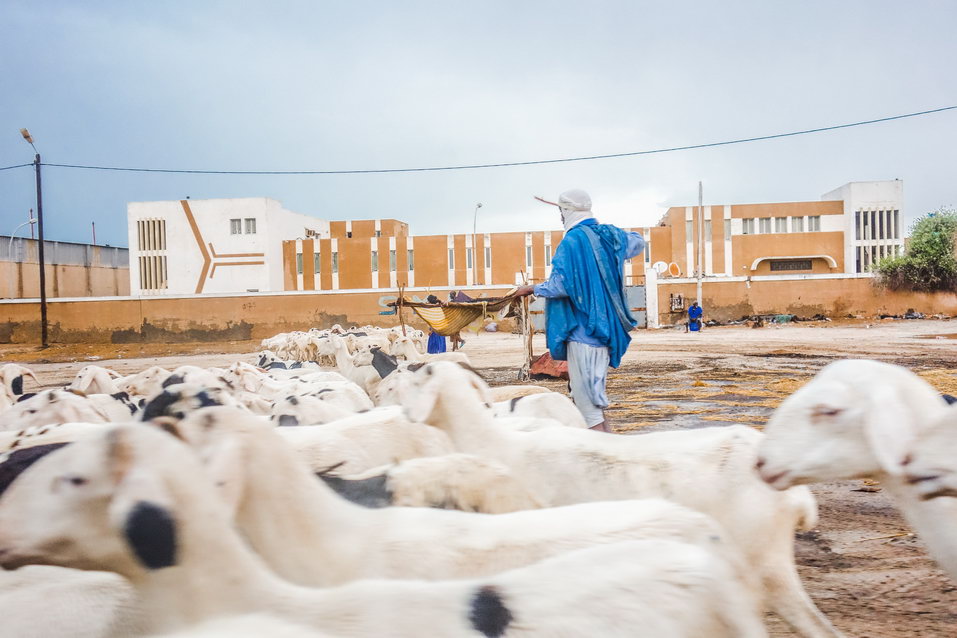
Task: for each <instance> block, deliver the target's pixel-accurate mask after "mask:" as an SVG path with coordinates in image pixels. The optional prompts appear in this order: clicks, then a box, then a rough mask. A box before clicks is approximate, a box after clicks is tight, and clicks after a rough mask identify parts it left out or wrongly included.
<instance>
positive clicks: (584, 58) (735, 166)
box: [0, 0, 957, 246]
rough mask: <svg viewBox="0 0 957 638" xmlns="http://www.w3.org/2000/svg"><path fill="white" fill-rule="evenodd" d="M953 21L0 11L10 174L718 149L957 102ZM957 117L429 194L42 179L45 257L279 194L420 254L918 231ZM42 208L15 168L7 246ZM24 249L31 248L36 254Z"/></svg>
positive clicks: (343, 179) (384, 179) (5, 190)
mask: <svg viewBox="0 0 957 638" xmlns="http://www.w3.org/2000/svg"><path fill="white" fill-rule="evenodd" d="M955 25H957V2H953V1H952V0H939V1H934V0H915V1H914V2H898V1H894V2H891V1H884V0H842V1H841V2H833V1H830V0H829V1H820V0H807V1H804V2H768V1H767V0H747V1H746V0H723V1H722V2H715V1H699V2H691V1H685V2H682V1H675V2H660V1H654V2H645V1H638V0H633V1H611V0H609V1H602V0H593V1H591V2H587V3H585V2H564V1H555V2H543V1H535V0H527V1H523V2H515V1H514V0H513V1H499V0H486V1H484V2H472V3H466V2H448V1H445V2H439V1H434V2H419V1H414V0H411V1H406V2H401V3H398V2H386V1H372V0H369V1H366V2H326V1H322V0H311V1H292V0H285V1H284V0H272V1H270V2H257V1H245V2H243V1H239V0H236V1H226V0H223V1H214V0H204V1H203V2H195V1H191V2H180V1H178V0H166V1H164V2H146V1H139V0H126V1H123V2H108V1H97V0H84V2H75V1H63V2H57V1H53V0H24V1H21V0H4V1H3V2H2V3H0V124H2V126H0V167H3V166H9V165H15V164H22V163H27V162H31V161H32V160H33V150H32V149H31V148H30V146H29V145H28V144H27V143H26V142H24V141H23V139H21V137H20V134H19V129H20V128H21V127H26V128H28V129H29V130H30V132H31V133H32V135H33V137H34V140H35V143H36V146H37V149H38V150H39V151H40V153H41V155H42V159H43V161H44V162H50V163H63V164H87V165H103V166H123V167H147V168H175V169H206V170H352V169H381V168H407V167H421V166H450V165H459V164H483V163H499V162H515V161H530V160H541V159H554V158H565V157H579V156H588V155H600V154H609V153H624V152H633V151H641V150H647V149H655V148H664V147H673V146H682V145H690V144H700V143H706V142H718V141H722V140H728V139H736V138H742V137H752V136H759V135H768V134H774V133H783V132H788V131H794V130H802V129H808V128H816V127H822V126H828V125H834V124H844V123H849V122H855V121H860V120H868V119H874V118H880V117H886V116H891V115H897V114H902V113H910V112H914V111H922V110H927V109H933V108H940V107H944V106H951V105H957V82H954V69H955V67H957V38H954V37H953V29H954V27H955ZM955 166H957V111H948V112H944V113H939V114H934V115H928V116H924V117H921V118H913V119H908V120H900V121H895V122H889V123H883V124H876V125H871V126H863V127H858V128H853V129H846V130H840V131H835V132H828V133H819V134H814V135H807V136H801V137H794V138H787V139H781V140H769V141H761V142H755V143H750V144H742V145H736V146H722V147H717V148H709V149H701V150H692V151H685V152H674V153H664V154H655V155H646V156H638V157H627V158H620V159H607V160H596V161H587V162H569V163H561V164H548V165H542V166H526V167H511V168H491V169H477V170H464V171H441V172H426V173H395V174H371V175H314V176H219V175H170V174H143V173H129V172H95V171H88V170H77V169H67V168H57V167H43V173H42V180H43V209H44V226H45V234H46V236H47V238H48V239H55V240H62V241H80V242H88V241H90V240H91V224H92V223H93V222H95V223H96V232H97V240H98V243H101V244H102V243H106V244H110V245H114V246H126V245H127V244H128V241H127V231H126V205H127V203H128V202H131V201H155V200H176V199H181V198H184V197H186V196H189V197H190V198H191V199H205V198H219V197H263V196H265V197H272V198H275V199H278V200H279V201H281V202H282V203H283V205H284V206H285V207H286V208H287V209H289V210H293V211H296V212H299V213H304V214H308V215H314V216H316V217H320V218H323V219H370V218H397V219H401V220H404V221H407V222H409V223H410V225H411V232H412V233H413V234H417V235H427V234H445V233H467V232H471V230H472V222H473V213H474V211H475V205H476V203H479V202H481V203H482V208H481V209H480V210H479V213H478V223H477V226H478V231H479V232H483V231H484V232H497V231H515V230H544V229H549V228H554V229H558V228H560V223H559V220H558V218H557V215H556V211H555V209H554V208H551V207H548V206H545V205H543V204H539V203H537V202H535V201H534V200H533V199H532V196H534V195H540V196H543V197H545V198H547V199H554V198H556V197H557V196H558V194H559V193H560V192H561V191H563V190H566V189H570V188H582V189H585V190H587V191H588V192H589V193H590V194H591V197H592V200H593V202H594V211H595V213H596V215H597V216H598V218H599V219H600V220H601V221H605V222H611V223H615V224H618V225H621V226H648V225H653V224H655V222H656V221H657V220H658V219H659V218H660V216H661V214H662V213H663V212H664V211H665V210H666V209H667V208H668V207H669V206H684V205H693V204H695V203H696V202H697V186H698V182H699V181H701V182H702V183H703V188H704V203H705V204H735V203H753V202H779V201H802V200H816V199H819V198H820V196H821V195H822V194H823V193H825V192H827V191H830V190H832V189H834V188H837V187H838V186H840V185H842V184H844V183H846V182H849V181H866V180H881V179H895V178H899V179H902V180H903V181H904V198H905V210H904V214H905V219H906V220H908V221H912V220H913V219H915V218H916V217H918V216H920V215H922V214H924V213H926V212H929V211H932V210H935V209H938V208H940V207H954V206H957V179H955V178H954V167H955ZM34 207H35V177H34V174H33V171H32V168H20V169H13V170H7V171H0V234H2V235H8V234H9V233H10V232H11V231H12V230H13V229H14V228H15V227H16V226H17V225H19V224H20V223H22V222H23V221H26V219H27V216H28V210H29V209H30V208H34ZM25 232H26V229H22V230H21V233H20V234H23V233H25Z"/></svg>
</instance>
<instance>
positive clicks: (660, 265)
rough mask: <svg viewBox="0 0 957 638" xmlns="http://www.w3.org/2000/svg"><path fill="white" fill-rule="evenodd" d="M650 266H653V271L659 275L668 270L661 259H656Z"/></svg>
mask: <svg viewBox="0 0 957 638" xmlns="http://www.w3.org/2000/svg"><path fill="white" fill-rule="evenodd" d="M652 268H654V269H655V272H656V273H658V274H659V275H663V274H664V273H665V271H666V270H668V264H666V263H665V262H663V261H656V262H655V264H654V265H653V266H652Z"/></svg>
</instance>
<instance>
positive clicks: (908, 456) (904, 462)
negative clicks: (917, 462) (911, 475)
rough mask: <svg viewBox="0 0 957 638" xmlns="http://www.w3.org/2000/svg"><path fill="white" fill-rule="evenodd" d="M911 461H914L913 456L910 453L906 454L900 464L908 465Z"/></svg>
mask: <svg viewBox="0 0 957 638" xmlns="http://www.w3.org/2000/svg"><path fill="white" fill-rule="evenodd" d="M913 462H914V457H913V456H911V455H910V454H908V455H906V456H905V457H904V458H902V459H901V465H910V464H911V463H913Z"/></svg>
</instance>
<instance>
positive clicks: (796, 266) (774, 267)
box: [771, 259, 811, 272]
mask: <svg viewBox="0 0 957 638" xmlns="http://www.w3.org/2000/svg"><path fill="white" fill-rule="evenodd" d="M810 269H811V260H810V259H772V260H771V271H772V272H778V271H782V270H810Z"/></svg>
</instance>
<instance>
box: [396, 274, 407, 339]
mask: <svg viewBox="0 0 957 638" xmlns="http://www.w3.org/2000/svg"><path fill="white" fill-rule="evenodd" d="M403 301H405V286H399V303H398V305H397V306H396V309H395V311H396V312H397V313H399V325H400V326H402V336H403V337H404V336H406V334H405V318H404V317H403V315H402V306H403V303H402V302H403Z"/></svg>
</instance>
